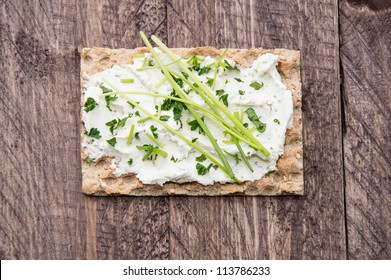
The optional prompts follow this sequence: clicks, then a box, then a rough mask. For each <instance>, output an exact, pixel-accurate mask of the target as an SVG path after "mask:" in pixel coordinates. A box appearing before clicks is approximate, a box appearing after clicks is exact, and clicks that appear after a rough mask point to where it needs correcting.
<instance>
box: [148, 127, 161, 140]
mask: <svg viewBox="0 0 391 280" xmlns="http://www.w3.org/2000/svg"><path fill="white" fill-rule="evenodd" d="M149 129H150V130H151V132H152V135H153V137H155V138H156V139H157V138H159V135H158V133H157V127H155V126H153V125H151V126H150V127H149Z"/></svg>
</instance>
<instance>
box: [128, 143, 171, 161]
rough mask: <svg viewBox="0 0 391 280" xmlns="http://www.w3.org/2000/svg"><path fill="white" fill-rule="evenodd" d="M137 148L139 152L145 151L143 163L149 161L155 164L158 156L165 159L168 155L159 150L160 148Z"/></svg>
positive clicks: (147, 145) (147, 146)
mask: <svg viewBox="0 0 391 280" xmlns="http://www.w3.org/2000/svg"><path fill="white" fill-rule="evenodd" d="M136 147H137V149H139V150H142V151H145V155H144V156H143V158H142V160H143V161H146V160H147V159H148V160H152V163H155V160H156V158H157V156H158V155H160V156H162V157H164V158H166V157H167V155H168V154H167V152H165V151H163V150H161V149H159V147H154V146H153V145H151V144H144V145H142V146H136Z"/></svg>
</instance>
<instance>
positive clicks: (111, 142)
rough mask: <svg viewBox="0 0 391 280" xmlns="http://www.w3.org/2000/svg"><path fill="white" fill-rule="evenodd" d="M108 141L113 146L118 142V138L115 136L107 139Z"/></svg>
mask: <svg viewBox="0 0 391 280" xmlns="http://www.w3.org/2000/svg"><path fill="white" fill-rule="evenodd" d="M106 142H107V143H109V144H110V145H111V146H113V147H114V146H115V144H117V138H115V137H113V138H111V139H109V140H106Z"/></svg>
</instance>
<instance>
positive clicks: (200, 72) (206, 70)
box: [198, 66, 211, 76]
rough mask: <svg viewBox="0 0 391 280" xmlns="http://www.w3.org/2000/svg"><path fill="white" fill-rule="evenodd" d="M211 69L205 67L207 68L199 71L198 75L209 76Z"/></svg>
mask: <svg viewBox="0 0 391 280" xmlns="http://www.w3.org/2000/svg"><path fill="white" fill-rule="evenodd" d="M210 69H211V68H210V67H208V66H205V67H202V68H201V69H200V70H199V71H198V75H199V76H201V75H202V74H208V73H209V71H210Z"/></svg>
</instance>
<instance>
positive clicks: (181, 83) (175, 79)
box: [171, 75, 183, 88]
mask: <svg viewBox="0 0 391 280" xmlns="http://www.w3.org/2000/svg"><path fill="white" fill-rule="evenodd" d="M171 76H172V78H173V79H174V81H175V82H176V83H177V84H178V85H179V86H180V87H181V88H183V80H182V79H181V78H177V77H175V76H173V75H171Z"/></svg>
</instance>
